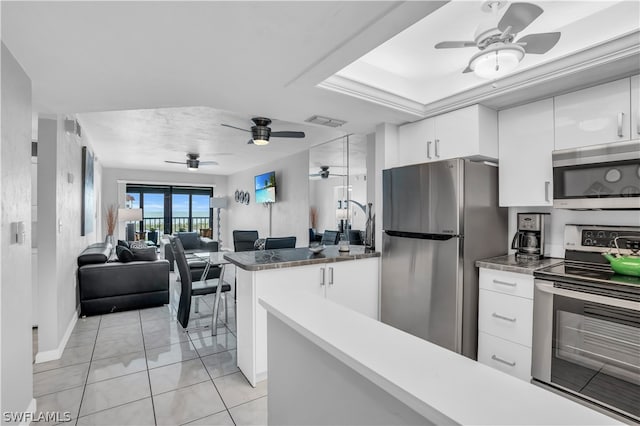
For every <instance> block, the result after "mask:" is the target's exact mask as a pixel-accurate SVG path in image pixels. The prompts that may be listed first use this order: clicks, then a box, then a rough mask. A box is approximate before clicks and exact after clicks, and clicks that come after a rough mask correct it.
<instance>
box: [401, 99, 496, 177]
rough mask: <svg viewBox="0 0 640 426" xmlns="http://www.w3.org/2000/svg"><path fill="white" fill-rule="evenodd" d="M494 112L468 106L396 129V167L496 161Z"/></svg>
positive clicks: (480, 106)
mask: <svg viewBox="0 0 640 426" xmlns="http://www.w3.org/2000/svg"><path fill="white" fill-rule="evenodd" d="M497 121H498V120H497V113H496V111H494V110H492V109H490V108H487V107H484V106H482V105H472V106H470V107H467V108H462V109H459V110H456V111H452V112H449V113H446V114H442V115H438V116H436V117H432V118H427V119H424V120H421V121H418V122H415V123H409V124H405V125H404V126H400V128H399V134H398V136H399V143H398V161H399V163H400V164H399V165H408V164H418V163H428V162H430V161H439V160H447V159H451V158H459V157H471V158H478V159H481V158H482V159H496V158H498V123H497Z"/></svg>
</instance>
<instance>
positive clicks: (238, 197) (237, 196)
mask: <svg viewBox="0 0 640 426" xmlns="http://www.w3.org/2000/svg"><path fill="white" fill-rule="evenodd" d="M234 200H236V203H237V202H239V201H240V191H239V190H237V189H236V193H235V197H234Z"/></svg>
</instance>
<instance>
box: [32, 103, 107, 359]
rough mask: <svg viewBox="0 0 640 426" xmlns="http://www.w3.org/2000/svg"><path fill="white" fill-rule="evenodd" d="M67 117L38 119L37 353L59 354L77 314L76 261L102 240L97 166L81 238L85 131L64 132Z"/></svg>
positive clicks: (42, 355)
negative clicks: (91, 209) (89, 222)
mask: <svg viewBox="0 0 640 426" xmlns="http://www.w3.org/2000/svg"><path fill="white" fill-rule="evenodd" d="M65 119H70V120H75V117H74V116H72V115H68V116H62V115H60V116H56V117H52V118H40V119H39V120H38V231H39V232H38V236H37V239H38V293H39V296H38V299H39V301H38V307H39V312H38V317H39V322H38V356H37V357H36V361H37V362H42V361H46V360H49V359H55V358H57V357H59V356H60V355H61V352H62V350H63V349H64V345H65V344H66V338H68V332H69V330H70V327H71V326H72V325H73V322H74V321H75V319H76V317H77V306H78V300H77V283H76V265H77V263H76V259H77V256H78V254H80V252H81V251H82V250H84V249H85V248H86V247H87V245H89V244H91V243H94V242H97V241H100V240H102V236H101V226H100V223H101V221H102V212H101V210H100V209H99V208H98V200H99V192H100V186H101V176H102V168H101V166H100V163H99V162H96V163H95V164H94V194H96V197H95V200H94V202H95V203H96V207H95V216H94V223H95V225H94V229H93V231H92V232H89V233H87V234H86V235H85V236H81V235H80V233H81V220H82V217H81V205H82V187H83V182H82V146H87V147H88V148H89V150H90V151H92V152H93V149H92V148H91V143H90V141H89V140H88V138H87V136H86V134H83V135H82V137H78V136H77V135H76V134H75V133H68V132H66V131H65V128H64V120H65Z"/></svg>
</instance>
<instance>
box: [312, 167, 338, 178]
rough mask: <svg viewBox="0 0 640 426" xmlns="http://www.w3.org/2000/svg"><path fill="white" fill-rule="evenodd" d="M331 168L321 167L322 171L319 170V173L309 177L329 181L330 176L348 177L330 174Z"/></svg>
mask: <svg viewBox="0 0 640 426" xmlns="http://www.w3.org/2000/svg"><path fill="white" fill-rule="evenodd" d="M329 167H330V166H320V170H318V173H312V174H310V175H309V177H319V178H320V179H328V178H329V176H346V175H340V174H337V173H330V172H329Z"/></svg>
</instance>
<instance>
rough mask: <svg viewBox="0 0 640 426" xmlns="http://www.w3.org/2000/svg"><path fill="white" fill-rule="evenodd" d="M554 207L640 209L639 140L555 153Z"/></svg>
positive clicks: (553, 158) (553, 155)
mask: <svg viewBox="0 0 640 426" xmlns="http://www.w3.org/2000/svg"><path fill="white" fill-rule="evenodd" d="M552 160H553V207H555V208H559V209H585V210H587V209H593V210H602V209H618V210H637V209H640V140H633V141H629V142H618V143H611V144H605V145H594V146H588V147H584V148H576V149H564V150H560V151H553V154H552Z"/></svg>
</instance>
